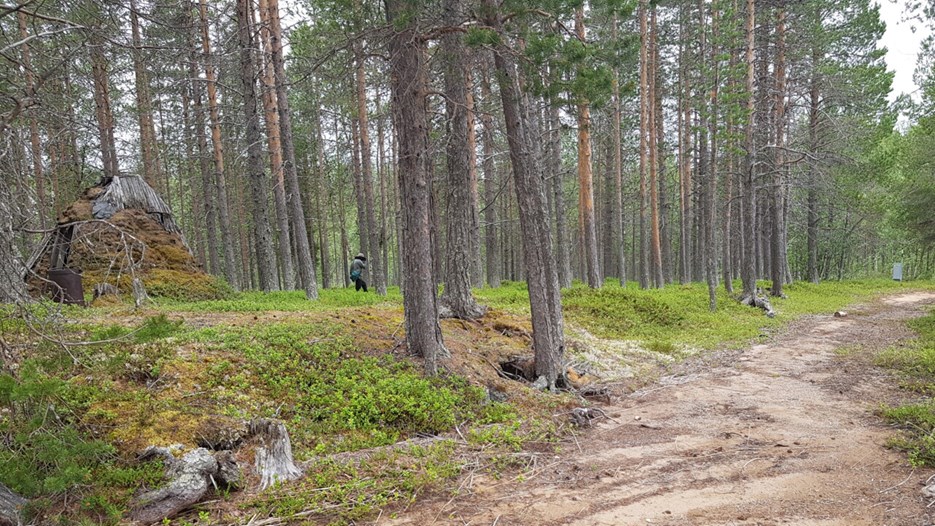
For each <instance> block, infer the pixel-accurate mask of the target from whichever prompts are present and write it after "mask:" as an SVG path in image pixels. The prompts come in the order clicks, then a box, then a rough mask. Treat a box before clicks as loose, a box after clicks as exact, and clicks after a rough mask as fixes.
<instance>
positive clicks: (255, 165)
mask: <svg viewBox="0 0 935 526" xmlns="http://www.w3.org/2000/svg"><path fill="white" fill-rule="evenodd" d="M252 9H253V6H252V3H251V2H250V0H238V2H237V35H238V38H239V39H240V78H241V82H242V84H243V107H244V117H245V118H246V124H247V128H246V139H247V167H246V168H247V171H248V172H249V174H250V175H249V178H250V192H251V196H252V201H253V208H252V212H253V237H254V241H255V242H256V256H257V257H256V260H257V261H256V262H257V275H258V277H259V280H260V289H261V290H263V292H270V291H271V290H275V289H278V288H279V286H278V281H279V280H277V279H276V257H275V254H274V253H273V234H272V231H271V230H270V225H269V211H268V206H267V203H268V199H269V187H268V186H267V179H266V172H265V170H263V158H262V157H263V151H262V146H261V143H260V141H261V140H262V138H261V137H260V126H259V116H258V115H257V107H256V81H255V80H254V78H255V75H256V65H255V64H254V62H253V50H254V41H253V33H252V31H251V27H250V11H251V10H252Z"/></svg>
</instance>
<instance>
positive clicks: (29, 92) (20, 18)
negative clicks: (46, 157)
mask: <svg viewBox="0 0 935 526" xmlns="http://www.w3.org/2000/svg"><path fill="white" fill-rule="evenodd" d="M17 22H18V25H19V38H20V40H21V42H22V46H21V48H20V50H21V53H22V61H23V73H24V76H25V77H26V78H25V80H26V85H25V88H26V97H28V98H35V97H36V88H35V74H34V73H33V69H32V57H31V55H30V49H29V33H28V31H27V27H26V13H24V12H23V11H19V12H18V13H17ZM29 147H30V151H29V155H30V157H32V175H33V179H35V184H36V202H37V203H38V205H39V207H38V208H39V209H38V217H39V228H45V225H46V216H47V215H48V213H49V204H48V200H47V198H46V195H45V175H44V174H43V171H42V145H41V144H40V142H39V119H38V117H37V116H36V112H35V110H30V111H29Z"/></svg>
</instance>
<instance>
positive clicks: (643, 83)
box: [639, 0, 650, 289]
mask: <svg viewBox="0 0 935 526" xmlns="http://www.w3.org/2000/svg"><path fill="white" fill-rule="evenodd" d="M648 9H649V0H639V24H640V90H639V91H640V142H639V148H640V253H639V262H640V265H639V267H640V268H639V281H640V288H642V289H647V288H649V283H650V269H649V260H648V257H649V237H648V236H647V224H646V205H647V201H648V198H649V196H648V195H647V193H646V177H647V170H648V169H649V162H648V160H647V158H646V156H647V153H648V148H649V141H648V140H647V138H648V136H649V107H650V106H649V30H648V29H647V26H648V23H647V17H648V14H647V10H648Z"/></svg>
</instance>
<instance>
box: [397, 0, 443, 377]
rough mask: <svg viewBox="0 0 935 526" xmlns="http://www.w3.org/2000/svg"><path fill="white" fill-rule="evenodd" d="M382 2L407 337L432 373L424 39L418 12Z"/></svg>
mask: <svg viewBox="0 0 935 526" xmlns="http://www.w3.org/2000/svg"><path fill="white" fill-rule="evenodd" d="M385 5H386V19H387V22H388V23H389V24H391V25H394V24H397V25H395V27H394V28H395V31H394V32H393V34H392V36H391V37H390V41H389V51H390V79H391V87H392V93H393V99H392V104H393V111H394V112H395V118H394V123H395V126H394V128H395V129H396V133H397V137H398V148H399V150H398V151H399V167H398V172H397V174H398V178H399V195H400V205H401V208H402V214H401V215H402V223H403V225H402V232H401V237H402V244H403V247H402V249H403V250H402V252H403V253H405V265H404V266H403V276H404V277H403V282H404V284H405V288H404V293H403V312H404V314H405V319H406V340H407V342H408V344H409V350H410V352H413V353H416V354H418V355H420V356H422V357H423V358H424V359H425V372H426V374H428V375H434V374H436V373H437V371H438V363H437V361H438V358H439V357H442V356H444V355H446V354H447V351H446V350H445V347H444V344H443V340H442V333H441V327H440V326H439V323H438V301H437V297H436V294H437V290H438V289H437V287H436V285H435V276H434V274H433V257H432V256H433V254H432V230H431V229H432V225H431V217H432V212H431V184H430V180H429V178H430V172H429V167H428V165H427V163H428V160H429V129H428V101H427V96H428V79H427V65H426V62H425V61H426V44H425V41H424V40H423V39H421V38H419V36H418V35H417V34H416V30H415V26H416V20H417V16H418V15H417V14H416V13H413V12H412V9H413V8H412V7H411V6H410V5H409V3H408V2H407V1H406V0H386V2H385Z"/></svg>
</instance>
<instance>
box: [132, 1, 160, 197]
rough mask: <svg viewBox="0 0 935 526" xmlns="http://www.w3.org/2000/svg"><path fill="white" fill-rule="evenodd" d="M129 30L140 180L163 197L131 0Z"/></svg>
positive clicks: (151, 115)
mask: <svg viewBox="0 0 935 526" xmlns="http://www.w3.org/2000/svg"><path fill="white" fill-rule="evenodd" d="M129 9H130V29H131V35H132V41H133V53H132V54H133V73H134V78H135V81H136V85H135V88H136V89H135V93H136V111H137V119H138V121H139V126H140V153H141V154H142V155H141V157H142V161H143V179H145V180H146V182H147V183H149V185H150V186H152V187H153V188H154V189H155V190H156V191H157V192H158V193H159V194H160V195H161V196H163V197H165V196H166V195H167V192H168V187H167V186H166V185H165V184H164V183H165V176H164V174H163V170H162V166H161V165H160V162H159V146H158V145H157V144H156V127H155V123H154V122H153V99H152V95H151V94H150V88H149V78H148V75H147V74H146V66H145V64H144V63H143V50H142V48H143V42H142V38H141V36H140V21H139V15H138V14H137V8H136V2H135V0H130V6H129Z"/></svg>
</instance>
